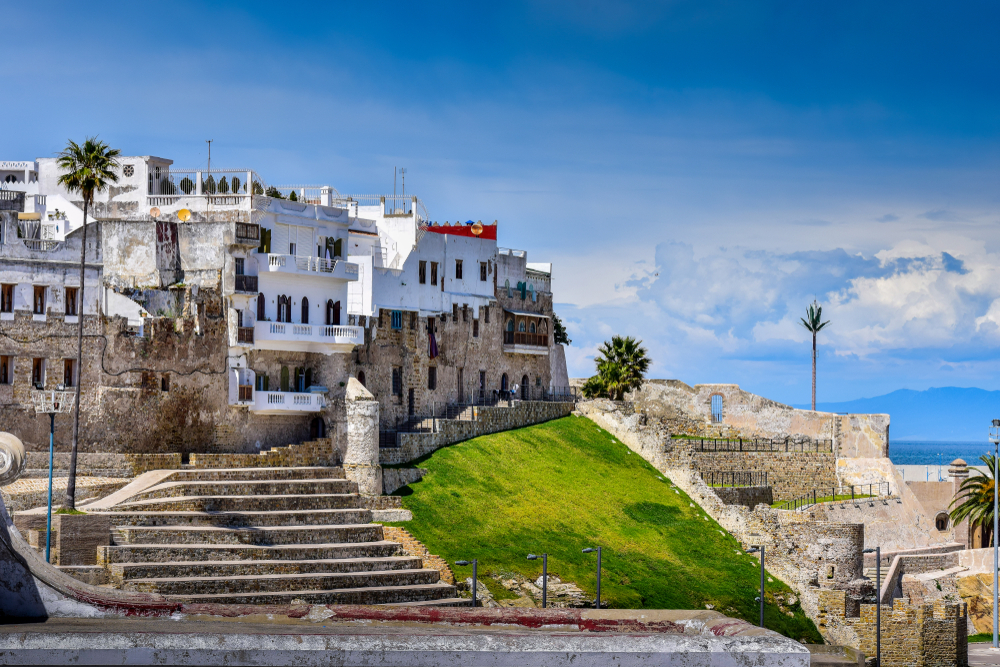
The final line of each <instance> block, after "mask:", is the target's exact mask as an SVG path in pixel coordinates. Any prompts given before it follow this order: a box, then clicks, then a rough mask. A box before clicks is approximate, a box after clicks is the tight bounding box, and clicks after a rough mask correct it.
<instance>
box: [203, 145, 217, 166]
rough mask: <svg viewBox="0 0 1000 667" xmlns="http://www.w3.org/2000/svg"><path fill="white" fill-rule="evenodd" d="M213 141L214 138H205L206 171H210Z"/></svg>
mask: <svg viewBox="0 0 1000 667" xmlns="http://www.w3.org/2000/svg"><path fill="white" fill-rule="evenodd" d="M213 141H215V139H206V140H205V143H206V144H208V169H207V171H209V172H211V171H212V142H213Z"/></svg>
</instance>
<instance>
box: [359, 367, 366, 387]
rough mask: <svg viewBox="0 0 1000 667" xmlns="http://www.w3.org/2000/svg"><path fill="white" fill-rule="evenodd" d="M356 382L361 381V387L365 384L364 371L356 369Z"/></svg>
mask: <svg viewBox="0 0 1000 667" xmlns="http://www.w3.org/2000/svg"><path fill="white" fill-rule="evenodd" d="M358 382H360V383H361V386H362V387H364V386H365V372H364V371H358Z"/></svg>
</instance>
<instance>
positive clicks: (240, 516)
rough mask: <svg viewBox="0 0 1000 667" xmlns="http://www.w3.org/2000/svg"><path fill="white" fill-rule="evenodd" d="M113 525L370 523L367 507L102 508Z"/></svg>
mask: <svg viewBox="0 0 1000 667" xmlns="http://www.w3.org/2000/svg"><path fill="white" fill-rule="evenodd" d="M102 514H106V515H107V516H109V517H110V518H111V525H112V526H118V527H125V526H216V527H220V528H246V527H251V526H256V527H265V526H313V525H320V526H327V525H347V524H354V523H365V524H367V523H371V520H372V512H371V510H368V509H361V508H357V509H355V508H351V509H324V510H287V511H276V512H260V511H252V512H211V511H209V512H196V511H175V512H156V511H146V512H102Z"/></svg>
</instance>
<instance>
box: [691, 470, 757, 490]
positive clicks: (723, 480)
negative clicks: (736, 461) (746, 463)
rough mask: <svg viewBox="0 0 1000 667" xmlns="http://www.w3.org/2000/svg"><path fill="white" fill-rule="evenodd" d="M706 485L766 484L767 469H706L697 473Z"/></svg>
mask: <svg viewBox="0 0 1000 667" xmlns="http://www.w3.org/2000/svg"><path fill="white" fill-rule="evenodd" d="M698 475H699V476H701V479H702V481H703V482H705V484H707V485H708V486H717V487H718V486H721V487H729V486H767V485H768V484H767V471H754V470H708V471H700V472H699V473H698Z"/></svg>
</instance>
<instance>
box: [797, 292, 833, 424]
mask: <svg viewBox="0 0 1000 667" xmlns="http://www.w3.org/2000/svg"><path fill="white" fill-rule="evenodd" d="M822 320H823V308H822V306H820V305H819V304H818V303H816V302H815V301H813V302H812V305H811V306H809V309H808V310H806V316H805V317H804V318H802V326H804V327H805V328H806V329H807V330H808V331H809V332H810V333H811V334H812V337H813V369H812V370H813V376H812V409H813V410H816V334H818V333H819V332H820V331H821V330H822V329H823V327H825V326H826V325H827V324H829V323H830V321H829V320H827V321H826V322H823V321H822Z"/></svg>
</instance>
